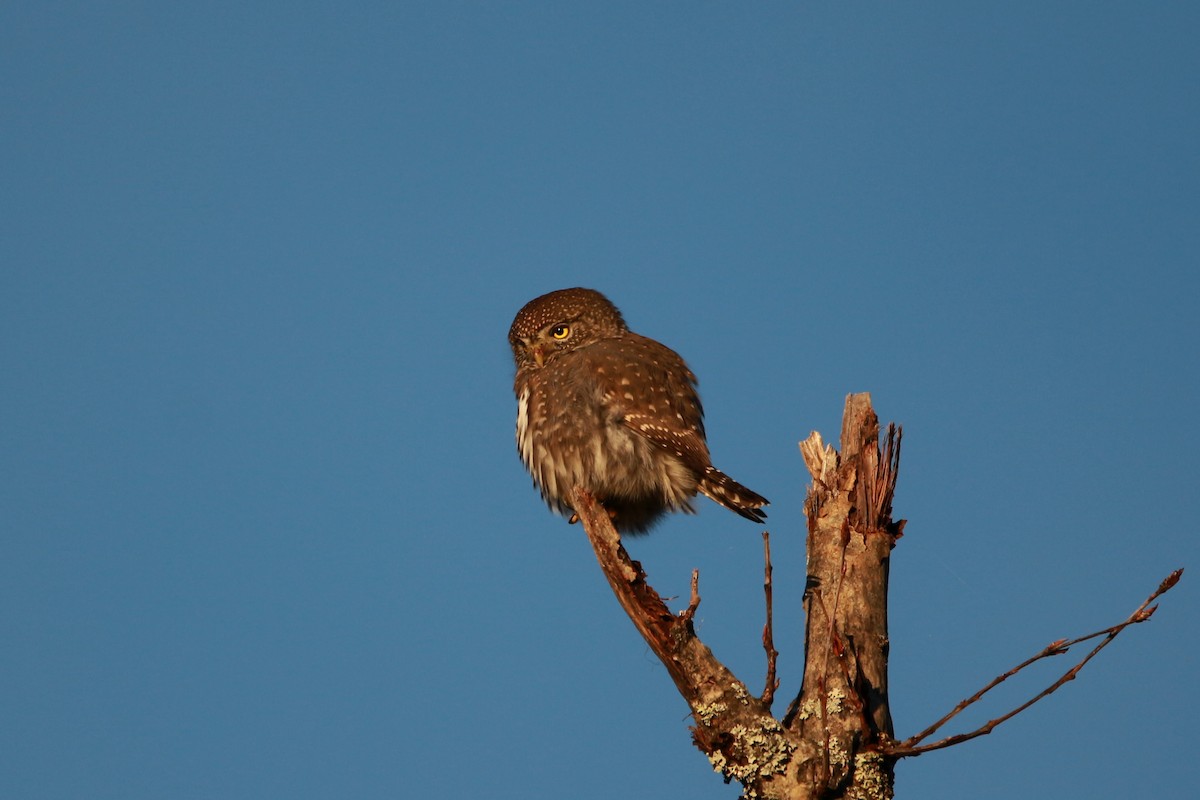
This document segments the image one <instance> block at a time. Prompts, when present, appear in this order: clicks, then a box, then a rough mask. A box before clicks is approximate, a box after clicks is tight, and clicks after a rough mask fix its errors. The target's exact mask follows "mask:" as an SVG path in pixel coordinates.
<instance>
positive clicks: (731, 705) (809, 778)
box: [575, 394, 1182, 800]
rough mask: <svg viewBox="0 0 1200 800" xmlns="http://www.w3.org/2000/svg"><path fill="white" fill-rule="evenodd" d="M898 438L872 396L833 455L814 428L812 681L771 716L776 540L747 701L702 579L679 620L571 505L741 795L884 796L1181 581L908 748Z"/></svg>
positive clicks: (849, 418) (584, 508) (590, 505)
mask: <svg viewBox="0 0 1200 800" xmlns="http://www.w3.org/2000/svg"><path fill="white" fill-rule="evenodd" d="M900 439H901V435H900V431H899V429H897V428H896V427H894V426H889V427H888V429H887V432H886V434H885V436H884V438H883V442H882V444H881V442H880V437H879V421H878V418H877V417H876V416H875V412H874V410H873V409H872V408H871V400H870V396H869V395H867V394H857V395H851V396H849V397H848V398H847V400H846V409H845V413H844V415H843V418H842V432H841V447H842V450H841V452H840V453H839V452H838V451H836V450H835V449H834V448H833V447H832V446H830V445H826V444H825V443H824V442H823V441H822V439H821V436H820V434H818V433H813V434H812V435H811V436H810V437H809V438H808V439H806V440H805V441H804V442H801V444H800V450H801V453H802V454H803V457H804V462H805V465H806V466H807V467H808V471H809V473H810V474H811V476H812V486H811V488H810V489H809V492H808V497H807V499H806V501H805V513H806V515H807V517H808V536H807V548H808V574H807V582H806V589H805V593H804V610H805V615H806V623H805V641H804V653H805V657H804V679H803V683H802V685H801V689H800V692H799V693H798V694H797V695H796V697H795V699H793V700H792V702H791V703H790V704H789V706H788V708H787V710H786V712H785V713H784V714H783V716H782V717H780V718H776V717H775V716H774V714H773V713H772V711H771V705H772V702H773V699H774V696H775V691H776V689H777V688H778V686H779V683H778V680H777V678H776V675H775V659H776V652H775V647H774V640H773V635H772V629H771V614H772V600H771V575H772V567H771V559H770V540H769V537H768V534H767V533H765V532H764V534H763V541H764V552H765V561H766V568H765V577H764V590H765V595H766V606H767V622H766V625H765V626H764V630H763V647H764V649H765V650H766V662H767V664H766V685H765V688H764V689H763V692H762V693H761V694H758V695H756V694H754V693H752V692H751V691H750V690H749V689H748V688H747V687H746V684H745V683H743V682H742V681H740V680H739V679H738V678H737V677H736V676H734V675H733V673H732V672H730V671H729V670H728V669H727V668H726V667H725V666H724V665H723V664H722V663H721V662H720V661H718V660H717V659H716V657H715V656H714V655H713V653H712V651H711V650H709V649H708V647H706V646H705V645H704V643H703V642H701V641H700V639H699V638H698V637H697V636H696V631H695V629H694V627H693V625H692V619H693V617H694V616H695V613H696V609H697V607H698V606H699V603H700V596H699V589H698V579H699V577H698V574H697V573H695V572H693V574H692V592H691V598H690V602H689V604H688V606H687V608H686V609H684V610H683V611H681V612H679V613H678V614H676V613H673V612H672V611H671V610H670V609H669V608H667V606H666V604H665V603H664V602H663V600H662V599H661V598H660V597H659V595H658V593H657V592H655V591H654V589H653V588H652V587H651V586H650V585H649V584H648V583H647V582H646V574H645V572H644V571H643V569H642V566H641V564H639V563H638V562H636V561H632V560H631V559H630V558H629V555H628V554H627V553H626V552H625V548H624V547H623V546H622V545H621V539H620V537H619V536H618V534H617V532H616V530H615V529H614V528H613V526H612V523H611V521H610V519H609V516H608V514H607V513H606V512H605V511H604V509H603V508H602V507H601V505H600V504H599V503H598V502H596V501H595V500H594V499H593V498H592V497H590V496H589V495H587V494H586V493H584V492H579V493H578V494H577V497H576V506H575V508H576V511H577V513H578V516H579V518H580V520H581V521H582V522H583V525H584V528H585V530H586V531H587V534H588V537H589V539H590V540H591V542H592V546H593V547H594V548H595V551H596V556H597V558H598V559H599V562H600V567H601V569H602V570H603V572H604V575H605V577H606V578H607V579H608V582H609V584H610V585H611V586H612V589H613V592H614V593H615V594H616V596H617V600H618V601H620V603H621V606H622V608H624V609H625V612H626V613H627V614H628V615H629V618H630V619H631V620H632V621H633V624H634V625H635V626H636V627H637V629H638V631H639V632H640V633H641V634H642V637H643V638H644V639H645V640H646V643H647V644H648V645H649V646H650V648H651V649H652V650H653V651H654V653H655V655H657V656H658V658H659V659H660V660H661V661H662V663H663V665H664V666H665V667H666V669H667V673H668V674H669V675H670V676H671V679H672V680H673V681H674V682H675V686H676V688H677V689H678V690H679V693H680V694H681V695H682V696H683V698H684V700H685V701H687V704H688V706H689V708H690V709H691V716H692V720H693V724H692V736H693V739H694V741H695V743H696V746H697V747H698V748H700V750H701V751H702V752H704V754H705V755H707V756H708V758H709V760H710V761H711V762H712V764H713V766H714V767H715V768H716V769H717V770H718V771H719V772H721V773H722V774H723V775H724V776H725V780H726V781H727V782H729V781H734V780H736V781H738V782H739V783H740V784H741V785H742V787H743V797H746V798H778V799H779V800H816V798H855V799H861V800H866V799H867V798H890V797H892V794H893V792H892V787H893V774H894V773H893V767H894V766H895V763H896V761H897V760H898V759H900V758H904V757H906V756H913V755H919V754H920V753H923V752H927V751H929V750H934V749H939V748H942V747H948V746H950V745H953V744H957V743H959V742H961V741H966V740H967V739H971V738H974V737H976V736H981V735H984V734H986V733H989V732H990V731H991V730H992V729H993V728H995V727H996V726H997V725H999V724H1001V723H1003V722H1004V721H1005V720H1007V719H1009V718H1011V717H1012V716H1014V715H1016V714H1018V713H1020V712H1021V711H1023V710H1024V709H1025V708H1028V707H1029V706H1030V705H1032V704H1033V703H1035V702H1037V701H1038V700H1040V699H1041V698H1042V697H1045V696H1046V695H1048V694H1050V693H1051V692H1053V691H1055V690H1056V689H1058V688H1059V687H1060V686H1062V685H1063V684H1065V683H1066V682H1067V681H1069V680H1071V679H1072V678H1073V677H1074V676H1075V674H1076V673H1077V672H1078V671H1079V670H1080V669H1081V668H1082V667H1083V665H1084V664H1086V663H1087V661H1088V660H1090V659H1091V658H1092V656H1094V655H1095V654H1096V653H1097V652H1098V651H1099V650H1100V649H1101V648H1103V647H1104V646H1105V645H1107V644H1108V642H1110V641H1112V639H1113V637H1115V636H1116V635H1117V634H1118V633H1120V632H1121V631H1122V630H1124V629H1125V628H1126V627H1127V626H1129V625H1131V624H1134V623H1137V622H1142V621H1144V620H1146V619H1149V617H1150V615H1151V614H1152V613H1153V612H1154V610H1155V608H1156V606H1153V605H1151V604H1152V603H1153V601H1154V600H1155V599H1156V598H1157V597H1158V596H1159V595H1160V594H1162V593H1163V592H1165V591H1167V590H1168V589H1170V588H1171V587H1172V586H1174V584H1175V582H1177V581H1178V579H1179V576H1180V574H1181V573H1182V570H1177V571H1176V572H1174V573H1172V574H1171V575H1170V576H1168V578H1167V579H1165V580H1164V581H1163V582H1162V584H1161V585H1160V586H1159V587H1158V589H1157V590H1156V591H1155V592H1154V593H1153V594H1151V596H1150V597H1149V598H1148V599H1147V600H1146V602H1145V603H1143V604H1142V605H1141V606H1140V607H1139V608H1138V609H1137V610H1136V611H1135V612H1134V613H1133V614H1132V615H1131V616H1130V617H1129V618H1128V619H1126V620H1125V621H1124V622H1122V623H1120V624H1118V625H1114V626H1112V627H1110V628H1106V629H1104V630H1102V631H1098V632H1096V633H1093V634H1089V635H1088V636H1083V637H1079V638H1077V639H1072V640H1060V641H1057V642H1053V643H1051V644H1050V645H1049V646H1047V647H1046V648H1045V649H1044V650H1042V651H1041V652H1040V653H1037V654H1035V655H1034V656H1033V657H1032V658H1030V659H1027V660H1026V661H1025V662H1023V663H1021V664H1019V665H1018V666H1017V667H1015V668H1013V669H1011V670H1009V671H1008V672H1006V673H1004V674H1002V675H1000V676H998V677H997V678H996V679H995V680H993V681H992V682H991V683H989V684H988V685H987V686H985V687H984V688H983V689H981V690H980V691H979V692H977V693H976V694H975V695H973V696H971V697H969V698H967V699H965V700H963V701H962V702H961V703H959V704H958V705H957V706H956V707H955V708H954V709H952V710H951V711H950V712H949V713H948V714H946V715H945V716H944V717H943V718H942V719H940V720H938V721H937V722H936V723H934V724H933V725H931V726H929V728H927V729H925V730H924V731H922V732H920V733H919V734H917V735H915V736H912V737H910V738H908V739H905V740H903V741H897V740H895V739H894V738H893V731H892V721H891V714H890V712H889V709H888V685H887V658H888V626H887V587H888V565H889V558H890V554H891V550H892V548H893V547H895V546H896V543H897V541H898V540H899V538H900V536H901V534H902V532H903V529H904V521H903V520H900V521H893V520H892V518H891V517H892V496H893V493H894V491H895V487H896V477H897V472H898V469H899V465H900ZM1094 638H1099V639H1100V642H1099V644H1097V645H1096V646H1095V647H1094V648H1093V649H1092V650H1091V651H1090V652H1089V653H1088V654H1087V655H1086V656H1085V657H1084V658H1083V659H1082V660H1081V661H1080V662H1078V663H1077V664H1075V665H1074V666H1073V667H1072V668H1071V669H1070V670H1068V671H1067V672H1066V673H1065V674H1064V675H1063V676H1062V677H1061V678H1059V679H1058V680H1057V681H1056V682H1055V683H1053V684H1052V685H1051V686H1049V687H1047V688H1046V689H1045V690H1043V691H1042V692H1041V693H1039V694H1038V695H1037V696H1035V697H1034V698H1032V699H1031V700H1029V701H1028V702H1027V703H1025V704H1023V705H1021V706H1019V707H1018V708H1016V709H1013V710H1012V711H1010V712H1009V713H1007V714H1005V715H1002V716H1001V717H998V718H996V719H994V720H991V721H989V722H988V723H986V724H985V725H983V726H981V727H980V728H979V729H977V730H974V731H971V732H969V733H963V734H957V735H954V736H949V737H945V738H943V739H940V740H937V741H934V742H931V743H928V744H926V743H924V742H925V740H926V739H927V738H929V737H930V736H932V735H933V733H935V732H936V731H937V730H939V729H940V728H941V727H942V726H943V725H944V724H945V723H946V722H948V721H949V720H950V719H952V718H953V717H954V716H956V715H957V714H958V713H959V712H961V711H962V710H963V709H965V708H966V707H967V706H969V705H971V704H973V703H974V702H976V701H977V700H979V699H980V698H981V697H982V696H983V694H984V693H986V692H987V691H988V690H989V689H991V688H992V687H994V686H996V685H998V684H999V683H1000V682H1001V681H1003V680H1005V679H1006V678H1008V677H1010V676H1011V675H1013V674H1015V673H1016V672H1018V671H1020V670H1021V669H1024V668H1025V667H1026V666H1028V665H1029V664H1031V663H1033V662H1034V661H1037V660H1039V659H1042V658H1046V657H1048V656H1052V655H1060V654H1062V653H1065V652H1066V651H1067V650H1068V649H1069V648H1070V647H1071V646H1072V645H1075V644H1078V643H1080V642H1083V641H1087V640H1090V639H1094Z"/></svg>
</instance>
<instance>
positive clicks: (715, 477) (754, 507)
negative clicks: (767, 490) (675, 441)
mask: <svg viewBox="0 0 1200 800" xmlns="http://www.w3.org/2000/svg"><path fill="white" fill-rule="evenodd" d="M697 488H698V489H700V491H701V492H702V493H703V494H704V496H705V497H707V498H708V499H709V500H712V501H713V502H714V503H718V504H720V505H723V506H725V507H726V508H728V509H729V510H730V511H732V512H733V513H735V514H737V515H739V516H742V517H745V518H746V519H748V520H751V521H753V522H759V523H761V522H765V521H766V519H767V513H766V512H765V511H763V510H762V507H763V506H765V505H768V503H769V502H770V501H768V500H767V498H765V497H763V496H762V495H760V494H757V493H755V492H752V491H750V490H749V489H747V488H746V487H745V486H742V485H741V484H740V483H738V482H737V481H735V480H734V479H733V478H731V477H729V476H728V475H726V474H725V473H724V472H721V470H719V469H717V468H716V467H711V466H710V467H707V468H705V470H704V475H703V476H702V477H701V478H700V484H699V486H698V487H697Z"/></svg>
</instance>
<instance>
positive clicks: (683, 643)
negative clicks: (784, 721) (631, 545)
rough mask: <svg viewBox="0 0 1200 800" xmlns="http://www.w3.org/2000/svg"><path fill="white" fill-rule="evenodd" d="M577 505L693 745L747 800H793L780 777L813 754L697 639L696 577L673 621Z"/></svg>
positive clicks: (593, 508) (609, 534)
mask: <svg viewBox="0 0 1200 800" xmlns="http://www.w3.org/2000/svg"><path fill="white" fill-rule="evenodd" d="M574 501H575V506H574V507H575V513H576V514H578V515H579V519H580V521H581V522H582V523H583V528H584V530H585V531H586V532H587V536H588V539H589V540H590V541H591V543H592V548H593V549H594V550H595V551H596V558H597V560H598V561H599V562H600V569H601V571H602V572H603V573H604V577H605V578H606V579H607V580H608V583H609V586H611V587H612V590H613V594H615V595H616V596H617V601H618V602H619V603H620V604H621V607H622V608H623V609H625V613H626V614H628V615H629V619H630V620H631V621H632V622H633V624H634V626H635V627H636V628H637V629H638V632H639V633H641V635H642V638H643V639H645V640H646V644H647V645H649V647H650V649H651V650H652V651H653V652H654V654H655V655H656V656H658V658H659V660H660V661H662V663H663V666H665V667H666V669H667V673H668V674H669V675H670V676H671V680H672V681H674V682H675V687H676V688H677V689H678V690H679V693H680V694H681V695H682V696H683V699H684V700H686V701H687V703H688V706H689V707H690V708H691V713H692V718H693V720H694V721H695V723H696V724H695V725H694V726H693V727H692V736H693V739H694V740H695V742H696V746H697V747H699V748H700V749H701V750H702V751H703V752H704V753H705V754H706V755H707V756H708V758H709V761H710V762H712V764H713V767H714V768H715V769H717V770H718V771H719V772H721V773H722V774H723V775H724V776H725V779H726V780H727V781H729V780H737V781H739V782H740V783H742V784H743V785H744V786H746V787H747V792H748V793H749V792H750V791H751V788H752V787H753V791H754V792H755V794H754V795H753V796H757V797H764V798H769V797H794V796H795V795H794V794H791V787H792V786H793V784H794V780H793V779H791V778H790V777H789V776H787V775H785V774H784V771H785V769H786V768H787V767H788V766H789V765H790V764H793V763H794V762H796V761H802V762H803V761H807V760H808V759H810V758H812V757H813V750H812V747H811V746H809V745H807V744H806V743H805V742H803V741H800V740H799V739H798V738H796V737H791V736H788V735H787V732H786V731H784V730H783V727H782V726H781V725H780V724H779V723H778V722H777V721H776V720H775V718H774V717H772V716H771V712H770V709H769V708H768V707H767V706H766V705H765V704H764V702H763V701H762V700H760V699H759V698H757V697H754V696H753V695H751V694H750V692H749V691H748V690H747V689H746V686H745V684H743V683H742V682H741V681H739V680H738V679H737V678H736V677H735V676H734V675H733V673H732V672H730V671H729V670H728V669H727V668H726V667H725V665H724V664H722V663H721V662H720V661H718V660H717V658H716V657H715V656H714V655H713V654H712V651H711V650H709V649H708V647H707V646H705V644H704V643H703V642H701V641H700V639H699V638H698V637H697V636H696V631H695V628H694V627H693V625H692V618H693V616H694V615H695V611H696V608H697V606H698V605H699V603H700V594H699V590H698V580H699V573H698V572H695V571H693V573H692V595H691V602H690V603H689V605H688V607H687V609H686V610H684V611H682V612H681V613H679V614H678V615H676V614H672V613H671V610H670V609H669V608H667V605H666V603H664V602H663V601H662V598H661V597H660V596H659V595H658V592H656V591H654V589H653V588H652V587H651V586H650V585H649V584H648V583H647V582H646V573H645V572H644V571H643V570H642V565H641V564H639V563H638V562H636V561H633V560H632V559H630V558H629V554H628V553H627V552H626V551H625V547H624V546H623V545H622V544H621V537H620V536H619V535H618V533H617V531H616V529H614V528H613V525H612V520H611V519H610V518H609V515H608V512H606V511H605V510H604V508H603V506H601V505H600V503H599V502H597V501H596V500H595V499H594V498H593V497H592V496H591V495H590V494H588V493H587V492H585V491H583V490H581V489H577V490H576V492H575V497H574Z"/></svg>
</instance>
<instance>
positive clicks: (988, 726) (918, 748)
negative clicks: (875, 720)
mask: <svg viewBox="0 0 1200 800" xmlns="http://www.w3.org/2000/svg"><path fill="white" fill-rule="evenodd" d="M1182 574H1183V570H1182V569H1177V570H1175V571H1174V572H1172V573H1171V574H1170V575H1168V576H1167V577H1166V578H1164V579H1163V581H1162V583H1160V584H1159V585H1158V588H1157V589H1155V590H1154V592H1153V593H1152V594H1151V595H1150V596H1149V597H1147V598H1146V600H1145V602H1143V603H1142V604H1141V605H1140V606H1138V607H1137V609H1136V610H1135V611H1134V612H1133V613H1132V614H1130V615H1129V617H1128V619H1126V620H1125V621H1124V622H1121V623H1118V624H1116V625H1113V626H1111V627H1108V628H1104V629H1103V630H1099V631H1096V632H1095V633H1089V634H1087V635H1086V636H1080V637H1078V638H1076V639H1067V640H1064V639H1060V640H1058V641H1057V642H1051V643H1050V644H1048V645H1047V646H1046V647H1045V648H1043V649H1042V651H1041V652H1039V653H1037V654H1036V655H1034V656H1032V657H1030V658H1027V659H1025V660H1024V661H1022V662H1021V663H1020V664H1018V665H1017V666H1015V667H1013V668H1012V669H1010V670H1009V671H1008V672H1005V673H1004V674H1003V675H999V676H997V677H996V678H993V679H992V681H991V682H989V683H988V684H987V685H986V686H984V687H983V688H982V689H980V690H979V691H978V692H976V693H975V694H973V695H971V696H970V697H968V698H967V699H965V700H963V701H961V702H960V703H959V704H958V705H956V706H955V707H954V708H953V709H952V710H951V711H950V713H948V714H946V715H945V716H944V717H942V718H941V719H939V720H938V721H937V722H935V723H933V724H932V725H930V726H929V727H928V728H926V729H925V730H923V731H921V732H920V733H918V734H917V735H916V736H912V737H909V738H908V739H905V740H904V741H903V742H900V743H898V744H896V745H893V746H892V747H889V748H887V751H886V752H887V754H888V755H890V756H893V757H896V758H902V757H904V756H918V755H920V754H921V753H928V752H929V751H931V750H940V749H942V748H945V747H950V746H952V745H956V744H959V743H960V742H966V741H969V740H971V739H974V738H977V737H979V736H985V735H987V734H989V733H991V732H992V730H993V729H994V728H996V726H998V725H1000V724H1001V723H1004V722H1007V721H1008V720H1010V719H1012V718H1013V717H1015V716H1016V715H1017V714H1020V713H1021V712H1022V711H1024V710H1025V709H1027V708H1029V707H1030V706H1031V705H1033V704H1034V703H1036V702H1037V701H1039V700H1041V699H1042V698H1044V697H1047V696H1048V695H1050V694H1052V693H1053V692H1055V691H1056V690H1057V689H1059V687H1061V686H1062V685H1063V684H1065V683H1067V682H1068V681H1071V680H1074V679H1075V676H1076V675H1077V674H1079V671H1080V670H1081V669H1083V666H1084V665H1085V664H1087V663H1088V662H1089V661H1091V660H1092V657H1093V656H1095V655H1096V654H1097V653H1099V652H1100V651H1101V650H1103V649H1104V648H1105V647H1107V646H1108V643H1109V642H1111V641H1112V640H1113V639H1115V638H1116V637H1117V634H1119V633H1120V632H1121V631H1123V630H1125V629H1126V628H1127V627H1129V626H1130V625H1135V624H1137V623H1139V622H1145V621H1146V620H1148V619H1150V617H1151V616H1152V615H1153V614H1154V611H1155V610H1156V609H1157V608H1158V606H1151V605H1150V604H1151V603H1153V602H1154V601H1155V600H1156V599H1158V597H1159V596H1160V595H1162V594H1163V593H1165V592H1167V591H1169V590H1170V589H1171V588H1172V587H1173V586H1175V584H1176V583H1178V582H1179V577H1180V576H1181V575H1182ZM1099 636H1103V637H1104V641H1102V642H1100V643H1099V644H1098V645H1096V646H1095V647H1093V648H1092V649H1091V651H1090V652H1089V653H1088V654H1087V655H1086V656H1084V657H1083V659H1081V660H1080V661H1079V663H1077V664H1076V665H1075V666H1073V667H1071V668H1070V669H1069V670H1067V671H1066V672H1064V673H1063V674H1062V676H1061V677H1059V679H1058V680H1056V681H1055V682H1054V683H1052V684H1050V685H1049V686H1047V687H1046V688H1045V689H1043V690H1042V691H1041V692H1039V693H1038V694H1036V695H1035V696H1034V697H1032V698H1030V699H1029V700H1027V701H1026V702H1024V703H1022V704H1021V705H1019V706H1017V707H1016V708H1014V709H1013V710H1012V711H1009V712H1008V713H1006V714H1002V715H1001V716H999V717H996V718H995V719H992V720H989V721H988V722H985V723H984V724H983V725H982V726H980V727H979V728H977V729H975V730H973V731H970V732H968V733H958V734H954V735H953V736H947V737H946V738H944V739H939V740H938V741H936V742H933V743H932V744H926V745H921V744H919V743H920V742H921V741H922V740H923V739H925V738H926V737H928V736H930V735H931V734H933V733H934V731H936V730H938V729H939V728H941V727H942V726H943V725H945V724H946V723H947V722H949V721H950V720H951V719H953V718H954V717H956V716H958V714H959V713H960V712H962V711H963V709H965V708H967V707H968V706H971V705H973V704H974V703H976V702H978V701H979V699H980V698H982V697H983V696H984V695H985V694H987V693H988V692H989V691H991V690H992V689H994V688H995V687H997V686H999V685H1000V684H1001V683H1003V682H1004V681H1006V680H1007V679H1009V678H1011V677H1012V676H1013V675H1016V674H1017V673H1018V672H1020V671H1021V670H1023V669H1025V668H1026V667H1028V666H1029V665H1030V664H1033V663H1034V662H1036V661H1040V660H1042V659H1043V658H1049V657H1050V656H1057V655H1062V654H1063V653H1066V652H1067V651H1068V650H1070V649H1071V648H1072V647H1073V646H1075V645H1077V644H1080V643H1081V642H1086V641H1088V640H1090V639H1095V638H1097V637H1099Z"/></svg>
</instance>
